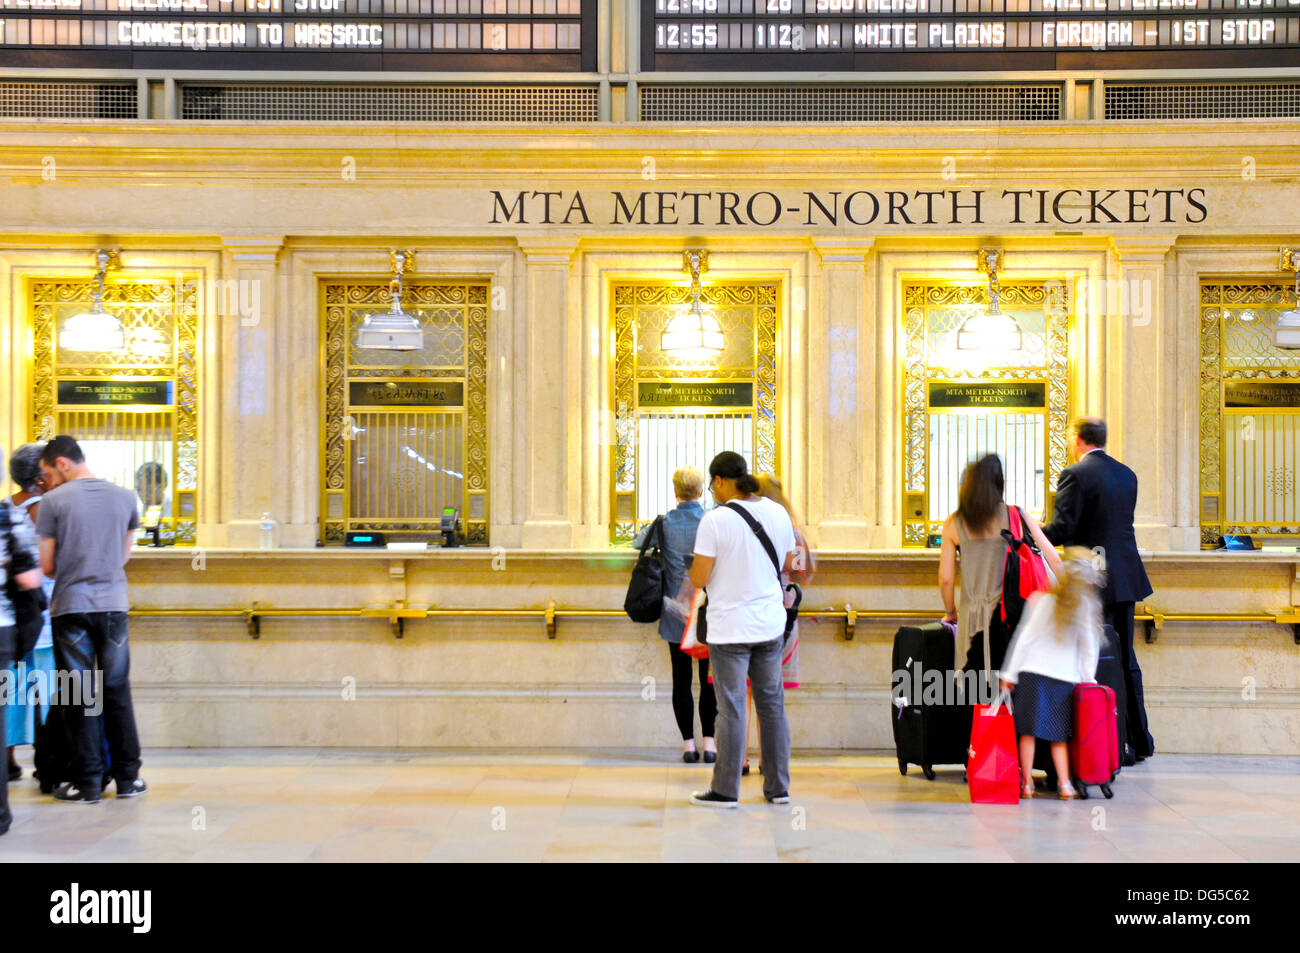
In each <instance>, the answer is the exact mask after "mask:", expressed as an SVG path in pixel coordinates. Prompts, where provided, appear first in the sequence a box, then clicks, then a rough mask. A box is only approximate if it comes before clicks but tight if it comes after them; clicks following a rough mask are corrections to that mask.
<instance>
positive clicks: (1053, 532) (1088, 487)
mask: <svg viewBox="0 0 1300 953" xmlns="http://www.w3.org/2000/svg"><path fill="white" fill-rule="evenodd" d="M1105 446H1106V423H1105V421H1102V420H1100V419H1098V418H1096V417H1082V418H1080V419H1078V420H1076V421H1075V422H1074V423H1073V425H1072V426H1071V427H1070V457H1071V459H1073V460H1074V461H1075V463H1074V465H1073V466H1068V467H1066V468H1065V469H1064V470H1062V471H1061V475H1060V477H1059V478H1058V479H1057V481H1056V509H1055V512H1054V513H1053V515H1052V521H1051V522H1050V523H1048V524H1047V525H1046V526H1044V527H1043V534H1044V535H1045V536H1046V537H1047V538H1048V539H1049V540H1051V542H1052V544H1053V545H1055V546H1086V547H1088V548H1089V549H1093V550H1097V551H1099V552H1100V553H1101V554H1102V556H1103V558H1104V559H1105V561H1106V587H1105V589H1104V591H1103V592H1102V596H1101V601H1102V612H1103V614H1104V617H1105V621H1106V622H1109V623H1110V624H1111V625H1112V626H1113V627H1114V629H1115V632H1116V634H1117V635H1118V636H1119V641H1120V658H1121V659H1124V660H1126V663H1125V671H1124V687H1125V695H1126V700H1127V706H1126V707H1127V709H1128V738H1127V743H1128V745H1129V746H1131V747H1132V749H1133V756H1134V757H1135V758H1136V760H1138V761H1143V760H1145V759H1147V758H1149V757H1151V755H1152V754H1154V753H1155V742H1154V741H1153V740H1152V738H1151V732H1150V731H1148V730H1147V713H1146V703H1145V700H1144V699H1143V696H1142V670H1141V669H1140V668H1139V667H1138V661H1137V653H1136V652H1135V651H1134V649H1133V605H1134V603H1135V602H1137V601H1138V600H1139V599H1145V598H1146V597H1147V596H1149V595H1151V582H1150V580H1148V579H1147V573H1146V570H1145V569H1144V568H1143V566H1142V557H1141V556H1139V555H1138V548H1137V538H1136V536H1134V534H1133V511H1134V509H1135V508H1136V506H1137V492H1138V481H1137V475H1136V474H1135V473H1134V472H1133V471H1132V470H1130V469H1129V468H1128V467H1126V466H1124V464H1122V463H1120V462H1119V461H1118V460H1116V459H1115V458H1114V457H1112V456H1110V455H1109V454H1107V453H1106V451H1105V449H1104V448H1105Z"/></svg>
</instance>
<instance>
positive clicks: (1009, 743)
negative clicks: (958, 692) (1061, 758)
mask: <svg viewBox="0 0 1300 953" xmlns="http://www.w3.org/2000/svg"><path fill="white" fill-rule="evenodd" d="M1010 701H1011V699H1010V697H1009V696H1008V694H1007V693H1006V692H1002V693H1001V694H999V695H998V697H997V699H996V700H995V701H994V702H993V704H992V705H976V706H975V714H974V717H973V718H972V719H971V730H970V752H969V754H970V762H969V764H967V766H966V777H967V778H968V779H969V781H970V799H971V803H972V804H1019V803H1020V759H1019V757H1018V754H1017V751H1016V724H1015V721H1014V719H1012V717H1011V708H1010V706H1009V704H1004V702H1006V703H1009V702H1010Z"/></svg>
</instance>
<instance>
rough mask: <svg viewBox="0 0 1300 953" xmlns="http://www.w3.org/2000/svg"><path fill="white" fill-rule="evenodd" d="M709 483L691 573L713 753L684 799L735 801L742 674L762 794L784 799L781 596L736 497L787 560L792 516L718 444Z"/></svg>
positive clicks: (786, 745) (714, 803) (786, 729)
mask: <svg viewBox="0 0 1300 953" xmlns="http://www.w3.org/2000/svg"><path fill="white" fill-rule="evenodd" d="M709 489H710V490H712V491H713V498H714V500H715V502H716V503H717V506H715V507H714V508H713V509H712V510H710V511H709V512H708V513H706V514H705V515H704V519H702V520H701V521H700V528H699V530H698V531H697V532H696V534H695V559H694V561H693V562H692V564H691V582H692V583H694V584H695V585H696V586H697V587H706V588H707V589H708V594H709V600H708V616H707V618H708V640H709V663H710V668H711V669H712V672H713V691H714V694H715V695H716V696H717V699H718V721H717V728H716V731H717V736H716V737H717V743H718V760H717V761H716V762H715V763H714V765H713V782H712V785H711V786H710V787H709V788H708V789H707V790H704V791H696V792H695V793H693V794H692V795H691V803H692V804H700V805H704V806H707V807H733V808H734V807H735V806H736V805H737V803H738V802H739V799H740V771H741V763H742V762H743V761H744V758H745V745H746V740H747V733H746V725H745V679H746V677H748V678H749V682H750V685H751V687H752V688H753V691H754V710H755V711H756V712H757V714H758V725H759V729H760V734H761V736H762V745H763V762H762V763H763V795H764V796H765V797H766V798H767V800H768V801H769V802H770V803H772V804H788V803H789V802H790V724H789V722H788V721H787V720H786V716H785V687H784V684H783V682H782V680H781V649H782V647H783V645H784V639H783V638H782V636H783V635H784V633H785V600H784V597H783V593H782V589H781V578H780V575H779V573H778V572H777V567H776V565H774V563H773V559H772V556H770V555H768V551H767V548H766V547H765V546H764V545H763V543H762V541H761V540H760V538H759V536H758V534H757V533H756V532H755V531H754V530H753V529H752V528H751V527H750V525H749V524H748V522H746V520H745V518H744V517H743V516H741V515H740V514H739V513H737V512H735V511H734V510H732V509H731V508H730V507H728V506H727V504H728V503H732V502H734V503H736V504H738V505H739V506H741V507H743V508H744V509H745V511H746V512H747V513H749V515H751V516H752V517H754V519H755V520H757V522H758V524H759V525H760V526H761V527H762V528H763V530H764V532H765V533H766V534H767V537H768V539H769V540H770V541H771V544H772V548H773V551H774V554H775V556H776V560H777V561H779V562H780V563H781V565H782V568H783V569H786V570H788V569H790V568H791V565H792V563H793V559H794V550H795V546H796V543H795V537H794V525H793V524H792V523H791V522H790V515H789V514H788V513H787V512H786V511H785V507H783V506H781V505H780V504H779V503H774V502H773V501H771V500H768V499H764V498H763V497H760V496H756V495H755V494H756V493H757V491H758V481H757V480H755V479H754V477H753V476H751V475H750V473H749V472H748V468H747V467H746V464H745V458H744V457H742V456H741V455H740V454H738V453H732V452H731V451H726V452H724V453H720V454H718V455H717V456H716V457H714V458H713V462H712V463H710V464H709Z"/></svg>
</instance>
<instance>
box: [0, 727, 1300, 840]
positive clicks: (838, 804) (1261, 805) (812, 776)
mask: <svg viewBox="0 0 1300 953" xmlns="http://www.w3.org/2000/svg"><path fill="white" fill-rule="evenodd" d="M30 750H31V749H20V760H22V761H24V764H25V765H26V766H27V767H28V771H27V772H26V776H25V777H24V779H23V780H22V781H19V782H16V783H14V784H11V785H10V787H9V792H10V800H11V803H12V806H13V812H14V824H13V828H12V829H11V831H10V832H9V834H8V835H6V836H5V837H3V838H0V858H3V859H4V860H7V861H8V860H29V861H62V860H81V861H123V860H141V861H262V860H266V861H273V860H274V861H374V860H405V861H424V860H434V861H437V860H525V861H537V860H547V861H550V860H559V861H564V860H581V861H690V860H710V861H714V860H724V861H772V860H821V861H844V860H859V861H861V860H865V861H970V860H974V861H1013V860H1014V861H1028V860H1069V861H1243V860H1245V861H1269V860H1271V861H1287V860H1290V861H1294V860H1297V859H1300V758H1255V757H1229V756H1212V757H1211V756H1190V755H1161V756H1158V757H1157V758H1155V759H1153V760H1152V761H1149V762H1147V763H1145V764H1143V765H1139V766H1137V767H1135V768H1129V769H1126V770H1125V771H1124V773H1123V774H1122V776H1121V777H1120V778H1119V780H1118V781H1117V782H1116V784H1115V788H1114V790H1115V797H1114V799H1113V800H1111V801H1105V800H1102V799H1100V798H1096V799H1092V800H1088V801H1074V802H1062V801H1057V800H1055V799H1037V800H1034V801H1030V802H1023V803H1022V804H1021V805H1020V806H1019V807H1000V806H986V805H971V804H970V803H969V802H968V799H967V795H966V788H965V786H964V785H963V784H962V783H961V772H960V771H951V770H950V771H944V770H940V771H939V775H938V778H937V779H936V780H935V781H934V782H928V781H926V780H924V778H922V777H921V776H920V774H919V773H918V772H916V770H915V769H913V772H912V773H911V774H910V775H909V776H908V777H901V776H900V775H899V773H898V768H897V766H896V763H895V761H894V759H893V757H892V756H888V755H884V754H878V755H868V754H844V753H840V752H836V753H824V754H810V753H804V754H800V755H799V756H798V757H797V758H796V759H795V760H794V763H793V765H792V770H791V775H792V783H791V794H792V801H791V803H790V804H789V805H786V806H782V807H777V806H772V805H768V804H766V803H765V802H764V801H763V799H762V790H761V784H762V779H761V778H759V777H757V776H752V777H749V778H747V779H745V782H744V786H743V789H742V804H741V807H740V809H739V810H737V811H718V810H711V809H708V808H700V807H693V806H691V805H690V804H689V803H688V802H687V796H688V795H689V793H690V791H691V790H692V789H693V788H701V787H704V786H705V785H706V784H707V783H708V774H709V769H708V768H706V767H705V766H704V765H703V764H699V765H687V764H682V763H681V762H680V761H672V760H671V758H672V757H673V756H672V755H671V754H670V753H669V752H663V753H660V752H653V751H559V750H556V751H531V752H519V751H482V750H479V751H416V750H340V749H323V750H296V749H282V748H274V749H220V750H194V749H185V750H182V749H174V750H150V751H147V752H146V755H145V771H144V774H143V776H144V777H145V778H146V779H147V780H148V782H149V785H150V790H149V793H148V795H147V796H146V797H144V798H140V799H138V800H129V801H128V800H121V801H119V800H116V799H114V798H111V797H110V798H105V800H104V801H102V802H101V803H99V804H97V805H82V804H60V803H56V802H54V801H52V800H50V799H48V798H43V797H41V795H40V793H39V791H38V790H37V788H36V785H35V784H34V783H33V782H32V781H31V780H30V763H29V759H30Z"/></svg>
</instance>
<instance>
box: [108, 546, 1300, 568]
mask: <svg viewBox="0 0 1300 953" xmlns="http://www.w3.org/2000/svg"><path fill="white" fill-rule="evenodd" d="M199 554H202V556H203V558H205V559H256V560H263V559H266V560H277V559H278V560H299V559H327V560H328V559H381V560H395V559H396V560H422V559H433V560H439V559H442V560H446V559H464V560H473V561H480V562H491V561H492V560H493V559H500V558H503V557H504V558H506V559H529V560H541V561H578V562H587V563H590V562H609V563H615V564H622V563H631V562H632V561H633V560H634V558H635V557H636V551H635V550H633V549H631V548H610V549H500V548H495V549H485V548H483V547H471V546H464V547H456V548H452V549H445V548H442V547H433V548H430V549H428V550H425V551H415V552H412V551H409V550H388V549H365V548H360V547H358V548H354V549H349V548H344V547H321V548H313V549H213V548H197V547H170V546H164V547H161V548H154V547H151V546H137V547H135V548H134V549H133V550H132V551H131V558H132V559H133V560H136V559H140V560H146V559H163V560H186V561H188V560H192V559H193V558H194V557H195V556H196V555H199ZM1141 555H1142V559H1143V560H1144V561H1146V562H1157V563H1186V564H1192V565H1211V564H1214V563H1222V562H1231V563H1243V564H1244V563H1248V562H1257V563H1258V562H1278V563H1297V564H1300V551H1297V552H1265V551H1263V550H1256V551H1255V552H1240V551H1226V550H1198V551H1191V552H1185V551H1161V552H1155V551H1150V550H1141ZM938 559H939V550H937V549H876V550H818V551H817V561H818V562H819V563H852V562H891V563H898V562H903V563H929V562H938Z"/></svg>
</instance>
